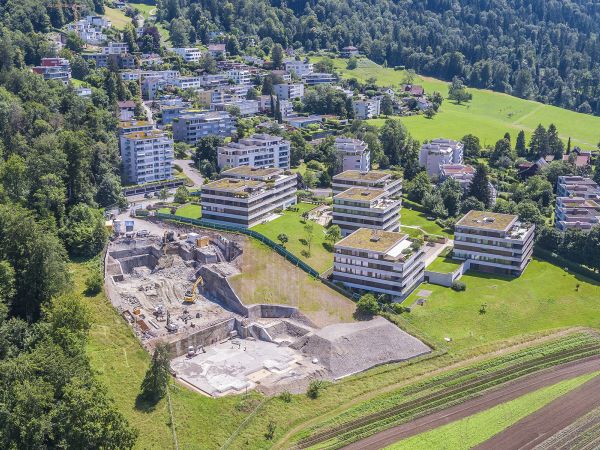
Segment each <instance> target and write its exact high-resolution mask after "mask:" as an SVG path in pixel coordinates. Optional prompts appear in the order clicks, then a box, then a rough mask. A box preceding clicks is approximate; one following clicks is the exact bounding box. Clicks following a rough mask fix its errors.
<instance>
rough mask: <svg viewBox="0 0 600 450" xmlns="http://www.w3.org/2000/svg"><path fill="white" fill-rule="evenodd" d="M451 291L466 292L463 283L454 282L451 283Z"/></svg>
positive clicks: (465, 286)
mask: <svg viewBox="0 0 600 450" xmlns="http://www.w3.org/2000/svg"><path fill="white" fill-rule="evenodd" d="M451 287H452V289H453V290H455V291H457V292H460V291H466V290H467V285H466V284H465V283H463V282H462V281H454V282H453V283H452V286H451Z"/></svg>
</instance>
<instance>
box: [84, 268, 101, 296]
mask: <svg viewBox="0 0 600 450" xmlns="http://www.w3.org/2000/svg"><path fill="white" fill-rule="evenodd" d="M101 291H102V275H101V274H100V271H99V270H98V269H96V270H94V271H92V273H90V274H89V276H88V277H87V278H86V280H85V293H86V295H90V296H93V295H96V294H99V293H100V292H101Z"/></svg>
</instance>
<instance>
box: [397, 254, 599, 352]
mask: <svg viewBox="0 0 600 450" xmlns="http://www.w3.org/2000/svg"><path fill="white" fill-rule="evenodd" d="M461 281H462V282H464V283H465V284H466V286H467V289H466V291H464V292H455V291H453V290H452V289H449V288H445V287H442V286H437V285H433V284H424V285H421V287H420V288H419V289H417V291H420V290H421V289H427V290H430V291H432V294H431V296H430V297H429V298H428V299H427V301H426V302H425V304H424V305H423V306H418V307H415V308H413V309H412V311H411V312H410V313H409V314H405V315H402V317H401V318H400V323H401V324H402V323H408V324H409V325H410V326H412V327H415V328H417V329H419V330H421V331H423V332H424V333H426V334H427V335H428V336H431V337H432V338H433V339H435V340H437V341H438V342H443V340H444V338H446V337H449V338H451V339H452V342H451V343H449V344H448V345H449V347H450V350H451V351H452V350H456V351H458V350H464V349H467V348H472V347H476V346H478V345H482V344H486V343H490V342H494V341H498V340H501V339H506V338H508V337H511V336H518V335H522V334H527V333H534V332H539V331H543V330H550V329H555V328H561V327H569V326H591V327H594V328H600V315H598V309H599V308H600V284H599V283H596V282H593V281H591V280H588V279H586V278H584V277H582V276H580V275H576V274H572V273H569V272H566V271H564V270H563V269H561V268H560V267H557V266H554V265H552V264H550V263H548V262H546V261H543V260H539V259H534V260H533V261H532V262H531V263H530V264H529V266H528V267H527V268H526V269H525V272H524V273H523V275H521V276H520V277H518V278H503V277H501V276H498V275H495V274H482V273H476V272H469V273H467V274H466V275H464V276H463V277H462V278H461ZM416 300H417V294H416V292H415V293H413V294H412V295H411V296H410V297H408V299H407V300H406V304H407V305H410V304H412V303H414V302H415V301H416ZM483 304H485V305H486V308H485V310H486V312H485V313H483V314H482V313H481V312H480V309H481V307H482V305H483Z"/></svg>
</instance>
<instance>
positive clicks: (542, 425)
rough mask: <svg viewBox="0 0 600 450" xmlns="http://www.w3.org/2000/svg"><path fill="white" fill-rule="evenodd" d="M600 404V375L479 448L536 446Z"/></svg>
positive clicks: (508, 448) (492, 449) (527, 447)
mask: <svg viewBox="0 0 600 450" xmlns="http://www.w3.org/2000/svg"><path fill="white" fill-rule="evenodd" d="M598 406H600V376H597V377H595V378H592V379H591V380H590V381H588V382H587V383H584V384H583V385H581V386H579V387H578V388H577V389H574V390H572V391H571V392H568V393H566V394H565V395H563V396H561V397H560V398H557V399H556V400H554V401H553V402H550V403H548V404H547V405H546V406H544V407H543V408H541V409H539V410H538V411H536V412H534V413H533V414H531V415H529V416H527V417H525V418H523V419H521V420H519V421H518V422H517V423H515V424H513V425H512V426H510V427H508V428H507V429H505V430H504V431H502V432H500V433H498V434H497V435H495V436H494V437H492V438H490V439H488V440H487V441H486V442H484V443H482V444H480V445H478V446H477V447H475V449H477V450H495V449H498V448H501V449H503V450H513V449H515V450H516V449H522V450H529V449H533V448H534V447H535V446H536V445H538V444H540V443H542V442H544V441H545V440H546V439H548V438H549V437H551V436H553V435H554V434H556V433H558V432H559V431H561V430H562V429H563V428H565V427H567V426H569V425H570V424H571V423H573V422H575V421H576V420H577V419H579V418H580V417H582V416H584V415H585V414H587V413H588V412H590V411H592V410H593V409H596V408H598Z"/></svg>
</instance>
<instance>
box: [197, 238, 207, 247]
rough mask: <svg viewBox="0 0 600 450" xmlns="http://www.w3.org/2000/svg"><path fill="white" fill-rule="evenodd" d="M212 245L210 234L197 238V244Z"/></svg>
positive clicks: (202, 245) (201, 245)
mask: <svg viewBox="0 0 600 450" xmlns="http://www.w3.org/2000/svg"><path fill="white" fill-rule="evenodd" d="M209 245H210V238H209V237H208V236H201V237H200V239H197V240H196V246H197V247H200V248H204V247H208V246H209Z"/></svg>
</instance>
